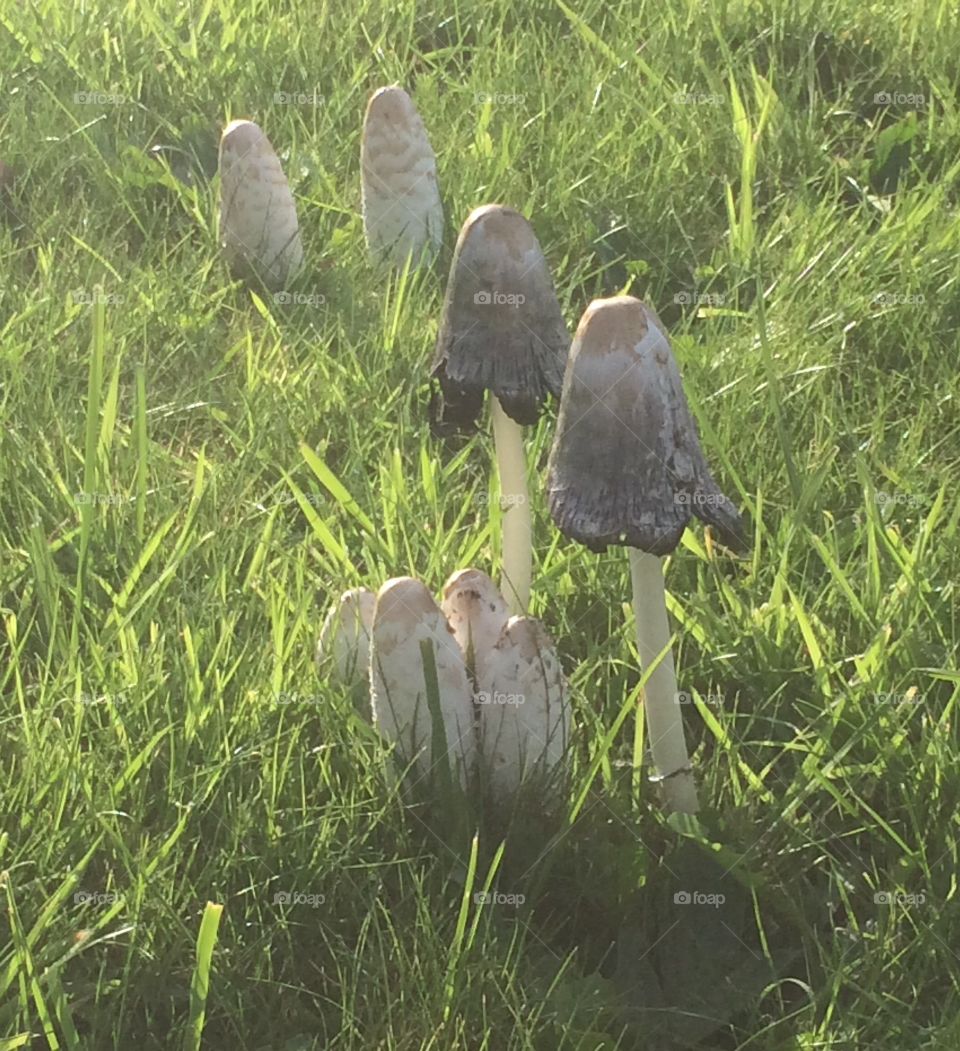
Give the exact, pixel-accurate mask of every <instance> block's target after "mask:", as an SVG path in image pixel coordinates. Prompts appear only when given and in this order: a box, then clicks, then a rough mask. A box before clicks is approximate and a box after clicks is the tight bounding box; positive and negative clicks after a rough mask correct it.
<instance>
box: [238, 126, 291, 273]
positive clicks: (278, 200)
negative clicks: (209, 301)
mask: <svg viewBox="0 0 960 1051" xmlns="http://www.w3.org/2000/svg"><path fill="white" fill-rule="evenodd" d="M220 242H221V247H222V248H223V252H224V255H225V257H226V259H227V263H228V264H229V266H230V268H231V270H232V271H233V272H234V273H235V274H236V275H237V276H239V277H242V278H244V279H245V280H249V279H251V278H252V279H255V280H259V281H262V282H263V284H265V285H266V286H267V288H270V289H272V290H276V289H282V288H284V287H285V286H286V284H287V282H288V281H291V280H292V279H293V278H294V277H296V275H297V273H298V272H299V270H300V267H301V265H302V264H303V245H302V243H301V241H300V228H299V225H298V222H297V207H296V205H295V203H294V200H293V194H292V193H291V192H290V187H289V186H288V185H287V179H286V176H285V175H284V174H283V168H281V166H280V161H279V159H278V158H277V155H276V153H275V152H274V149H273V147H272V146H271V145H270V140H269V139H268V138H267V136H266V135H265V134H264V133H263V131H262V130H261V129H260V127H259V126H258V125H256V124H254V122H253V121H251V120H234V121H231V122H230V123H229V124H228V125H227V126H226V127H225V128H224V129H223V135H222V136H221V138H220Z"/></svg>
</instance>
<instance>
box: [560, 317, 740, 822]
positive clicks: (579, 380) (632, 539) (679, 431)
mask: <svg viewBox="0 0 960 1051" xmlns="http://www.w3.org/2000/svg"><path fill="white" fill-rule="evenodd" d="M548 499H549V505H550V513H551V515H552V517H553V520H554V522H555V523H556V525H557V527H558V528H559V529H560V531H561V532H562V533H564V534H565V535H566V536H568V537H570V538H571V539H573V540H578V541H580V542H581V543H583V544H585V545H586V546H587V547H589V548H590V549H591V550H593V551H605V550H606V548H607V545H609V544H615V545H620V546H626V547H628V548H629V549H630V569H631V577H632V584H633V608H634V615H635V618H636V625H637V641H638V646H639V651H640V660H641V662H642V665H643V667H644V669H645V670H646V669H648V668H649V667H650V666H651V665H652V664H653V662H654V661H655V660H656V659H657V657H658V656H659V655H660V654H661V653H662V654H663V657H662V659H661V660H660V661H659V663H657V664H656V667H654V668H653V670H652V671H651V672H650V675H649V678H648V679H647V682H646V686H645V710H646V723H647V734H648V739H649V741H650V747H651V751H652V754H653V761H654V765H655V766H656V768H657V773H658V780H659V781H660V782H661V784H662V786H663V790H664V796H665V801H666V803H667V806H668V807H669V808H670V809H671V810H674V811H678V812H681V813H696V811H697V809H698V802H697V793H696V785H695V782H694V777H693V771H692V769H691V767H690V761H689V758H688V754H687V746H686V742H685V740H684V734H683V722H682V718H681V709H680V705H679V697H678V696H677V686H676V676H675V672H674V665H673V656H672V653H671V652H670V649H669V644H670V629H669V626H668V623H667V610H666V603H665V601H664V589H663V571H662V565H661V561H660V556H662V555H665V554H668V553H669V552H671V551H673V550H674V548H675V547H676V546H677V544H678V543H679V541H680V537H681V535H682V534H683V531H684V529H685V528H686V525H687V523H688V522H689V520H690V517H691V515H692V514H696V515H697V516H698V517H699V518H701V519H702V520H703V521H704V522H706V523H708V524H709V525H712V526H713V527H714V528H715V529H716V530H717V533H718V535H719V537H720V539H721V540H722V541H723V542H724V543H725V544H727V545H728V546H730V547H733V548H739V547H741V546H742V543H743V540H742V529H741V521H740V516H739V514H738V512H737V510H736V508H735V507H734V506H733V504H732V503H731V502H730V501H729V500H728V499H727V497H726V496H724V495H723V493H722V492H721V491H720V489H719V488H718V486H717V484H716V482H715V481H714V479H713V477H712V476H711V474H710V470H709V468H708V467H707V463H706V460H705V459H704V456H703V452H702V450H701V448H700V442H699V438H698V436H697V430H696V424H695V423H694V421H693V417H692V416H691V414H690V410H689V408H688V406H687V400H686V397H685V396H684V393H683V386H682V383H681V380H680V373H679V371H678V369H677V365H676V362H675V361H674V358H673V352H672V351H671V348H670V342H669V340H668V339H667V336H666V333H665V332H664V330H663V327H662V325H661V324H660V321H659V318H657V316H656V314H655V313H654V312H653V311H652V310H651V309H650V308H649V307H647V306H646V305H645V304H643V303H641V302H640V300H638V299H634V298H633V297H632V296H617V297H615V298H612V299H599V300H594V302H592V303H591V304H590V305H589V306H588V307H587V309H586V311H585V312H584V315H583V317H582V319H581V321H580V326H579V328H578V329H577V333H576V336H575V337H574V341H573V347H572V348H571V351H570V360H569V362H568V364H567V370H566V375H565V377H564V385H563V393H562V395H561V402H560V418H559V421H558V424H557V432H556V436H555V439H554V443H553V448H552V449H551V452H550V461H549V465H548Z"/></svg>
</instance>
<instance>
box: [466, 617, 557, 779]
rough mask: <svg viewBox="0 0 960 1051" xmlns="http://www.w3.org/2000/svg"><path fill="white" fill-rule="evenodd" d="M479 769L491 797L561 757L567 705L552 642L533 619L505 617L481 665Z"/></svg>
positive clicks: (542, 770) (552, 764)
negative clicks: (495, 643) (501, 628)
mask: <svg viewBox="0 0 960 1051" xmlns="http://www.w3.org/2000/svg"><path fill="white" fill-rule="evenodd" d="M477 700H478V707H479V708H480V748H481V756H482V762H483V768H484V770H485V771H486V774H487V779H488V782H489V784H490V786H491V788H492V790H493V792H494V794H495V795H499V796H504V795H508V794H510V793H512V792H515V791H516V789H517V788H518V787H519V786H520V784H521V782H522V781H523V780H524V778H526V777H527V776H529V775H530V774H531V773H532V772H533V771H534V770H535V769H538V770H539V771H540V772H541V773H543V772H546V771H549V770H550V769H552V768H553V767H554V766H556V764H557V763H559V762H560V760H561V759H562V758H563V755H564V753H565V752H566V748H567V741H568V738H569V734H570V723H571V719H570V706H569V701H568V700H567V696H566V684H565V682H564V678H563V670H562V668H561V666H560V660H559V658H558V656H557V651H556V648H555V646H554V644H553V640H552V639H551V638H550V635H549V634H548V632H547V630H546V629H545V628H544V626H543V625H542V624H541V623H540V622H539V621H538V620H535V619H534V618H533V617H511V618H510V620H509V621H508V622H507V624H506V626H505V627H504V629H503V632H502V633H501V636H500V639H499V640H498V642H497V645H496V647H495V648H494V649H493V650H492V651H491V652H490V654H489V655H488V658H487V660H486V663H485V668H484V674H483V675H482V677H481V679H480V682H479V687H478V693H477Z"/></svg>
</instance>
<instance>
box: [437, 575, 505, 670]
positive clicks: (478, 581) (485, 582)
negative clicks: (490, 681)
mask: <svg viewBox="0 0 960 1051" xmlns="http://www.w3.org/2000/svg"><path fill="white" fill-rule="evenodd" d="M440 608H441V610H442V611H443V615H444V616H445V617H446V618H447V623H448V624H449V625H450V630H451V631H452V632H453V636H454V638H455V639H456V640H457V642H458V643H459V645H460V649H461V650H463V653H464V656H465V657H466V660H467V674H468V675H469V676H470V678H471V680H472V681H473V684H474V687H475V688H476V686H477V679H478V677H479V675H480V674H482V670H483V662H484V660H485V658H486V656H487V655H488V654H490V653H492V652H493V648H494V646H496V644H497V641H498V639H499V638H500V633H501V632H502V631H503V629H504V628H505V627H506V626H507V621H508V620H509V619H510V611H509V610H508V609H507V604H506V602H504V600H503V595H501V594H500V592H499V591H498V590H497V585H496V584H494V582H493V581H492V580H491V579H490V578H489V577H488V576H487V574H486V573H483V572H481V571H480V570H479V569H461V570H460V571H459V572H457V573H454V574H453V576H451V577H450V578H449V580H447V582H446V584H444V585H443V601H442V602H441V603H440Z"/></svg>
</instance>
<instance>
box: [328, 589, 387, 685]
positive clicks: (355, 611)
mask: <svg viewBox="0 0 960 1051" xmlns="http://www.w3.org/2000/svg"><path fill="white" fill-rule="evenodd" d="M375 602H376V596H375V595H374V593H373V592H372V591H371V590H370V589H369V588H352V589H351V590H350V591H345V592H344V593H343V594H342V595H341V596H340V598H339V599H338V600H337V602H336V603H335V604H334V605H333V606H331V607H330V609H329V610H328V612H327V615H326V617H325V618H324V621H323V626H322V627H321V628H320V637H319V638H318V639H317V654H316V659H317V667H318V668H319V667H321V666H323V665H324V664H325V663H326V662H327V660H329V661H330V662H331V677H332V678H333V680H334V681H335V682H338V683H341V684H343V685H347V686H349V685H352V684H353V683H355V682H358V681H360V680H361V679H366V678H367V675H368V670H369V666H370V632H371V630H372V629H373V608H374V604H375Z"/></svg>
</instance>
